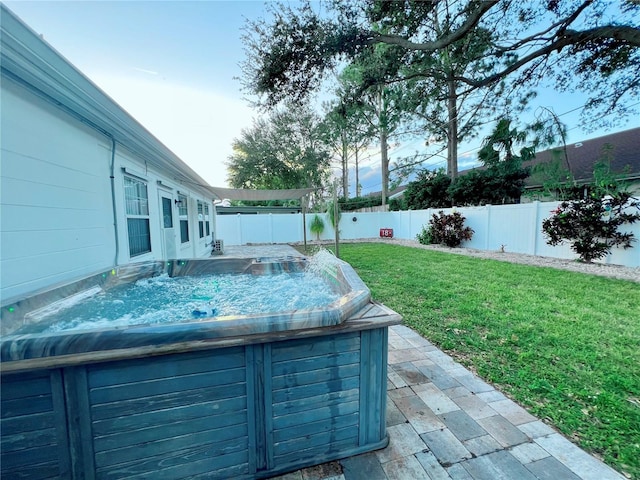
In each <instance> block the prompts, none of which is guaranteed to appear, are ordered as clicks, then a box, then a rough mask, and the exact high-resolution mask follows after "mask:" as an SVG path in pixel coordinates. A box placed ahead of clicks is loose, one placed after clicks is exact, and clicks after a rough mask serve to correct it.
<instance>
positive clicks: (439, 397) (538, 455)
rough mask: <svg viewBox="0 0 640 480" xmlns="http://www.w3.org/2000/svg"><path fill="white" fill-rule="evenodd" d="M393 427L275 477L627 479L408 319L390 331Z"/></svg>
mask: <svg viewBox="0 0 640 480" xmlns="http://www.w3.org/2000/svg"><path fill="white" fill-rule="evenodd" d="M387 432H388V434H389V437H390V443H389V446H388V447H387V448H384V449H382V450H378V451H376V452H371V453H366V454H363V455H358V456H356V457H350V458H346V459H343V460H340V461H337V462H331V463H327V464H324V465H319V466H317V467H311V468H306V469H304V470H299V471H296V472H293V473H289V474H287V475H282V476H279V477H275V478H277V479H279V480H378V479H380V480H387V479H398V480H418V479H434V480H435V479H438V480H440V479H454V480H485V479H486V480H498V479H504V480H512V479H517V480H563V479H567V480H578V479H585V480H586V479H593V480H607V479H616V480H622V479H624V477H623V476H622V475H620V474H619V473H617V472H616V471H615V470H613V469H611V468H610V467H608V466H607V465H605V464H604V463H602V462H601V461H599V460H597V459H596V458H595V457H593V456H591V455H589V454H587V453H586V452H584V451H583V450H581V449H580V448H578V447H577V446H575V445H574V444H573V443H571V442H570V441H569V440H567V439H566V438H565V437H563V436H562V435H561V434H559V433H557V432H556V431H555V430H554V429H553V428H551V427H549V426H548V425H546V424H545V423H543V422H541V421H540V420H538V419H537V418H535V417H534V416H532V415H530V414H529V413H527V412H526V411H525V410H524V409H523V408H522V407H520V406H518V405H517V404H516V403H514V402H513V401H511V400H509V399H508V398H506V397H505V396H504V395H503V394H502V393H500V392H499V391H497V390H495V389H494V388H493V387H492V386H491V385H488V384H487V383H485V382H483V381H482V380H480V379H479V378H478V377H476V376H475V375H473V374H472V373H471V372H469V370H467V369H466V368H464V367H463V366H462V365H460V364H459V363H456V362H455V361H454V360H453V359H452V358H451V357H450V356H448V355H446V354H445V353H443V352H442V351H440V350H439V349H438V348H436V347H435V346H434V345H432V344H431V343H429V342H428V341H427V340H425V339H424V338H422V337H421V336H420V335H418V334H417V333H415V332H414V331H413V330H411V329H409V328H407V327H405V326H402V325H398V326H394V327H391V328H390V331H389V371H388V406H387Z"/></svg>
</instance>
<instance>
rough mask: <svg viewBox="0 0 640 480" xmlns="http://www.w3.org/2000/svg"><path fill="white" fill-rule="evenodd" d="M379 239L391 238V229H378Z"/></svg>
mask: <svg viewBox="0 0 640 480" xmlns="http://www.w3.org/2000/svg"><path fill="white" fill-rule="evenodd" d="M380 237H381V238H393V228H381V229H380Z"/></svg>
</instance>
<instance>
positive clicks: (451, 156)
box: [447, 79, 458, 181]
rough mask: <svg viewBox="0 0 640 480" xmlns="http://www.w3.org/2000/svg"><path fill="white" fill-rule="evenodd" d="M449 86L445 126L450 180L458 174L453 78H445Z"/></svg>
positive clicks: (456, 97)
mask: <svg viewBox="0 0 640 480" xmlns="http://www.w3.org/2000/svg"><path fill="white" fill-rule="evenodd" d="M447 86H448V88H449V96H448V97H449V98H448V99H447V113H448V116H449V124H448V127H447V137H448V140H449V141H448V142H447V174H448V175H449V177H451V180H452V181H453V180H455V179H456V178H457V176H458V96H457V94H456V83H455V81H454V80H451V79H450V80H447Z"/></svg>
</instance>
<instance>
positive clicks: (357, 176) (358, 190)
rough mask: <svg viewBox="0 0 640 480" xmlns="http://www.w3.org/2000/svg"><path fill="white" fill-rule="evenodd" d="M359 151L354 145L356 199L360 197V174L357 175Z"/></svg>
mask: <svg viewBox="0 0 640 480" xmlns="http://www.w3.org/2000/svg"><path fill="white" fill-rule="evenodd" d="M359 151H360V149H359V147H358V145H356V197H359V196H360V174H359V173H358V152H359Z"/></svg>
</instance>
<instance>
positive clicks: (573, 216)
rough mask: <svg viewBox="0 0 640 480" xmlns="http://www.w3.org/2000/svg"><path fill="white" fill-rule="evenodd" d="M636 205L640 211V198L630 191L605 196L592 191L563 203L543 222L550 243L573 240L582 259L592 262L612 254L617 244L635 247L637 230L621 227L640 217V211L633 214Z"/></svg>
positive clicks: (573, 246) (574, 249)
mask: <svg viewBox="0 0 640 480" xmlns="http://www.w3.org/2000/svg"><path fill="white" fill-rule="evenodd" d="M633 208H635V209H636V210H640V201H638V200H635V199H634V198H633V197H631V195H630V194H629V193H627V192H615V193H614V194H613V196H612V195H608V196H606V197H605V198H603V199H601V198H600V196H599V195H595V194H592V195H589V196H588V197H587V198H586V199H584V200H574V201H570V202H562V203H561V204H560V205H559V206H558V208H557V209H556V210H554V211H552V213H553V216H551V217H549V218H547V219H545V220H544V221H543V222H542V231H543V232H544V234H545V236H546V237H547V243H548V244H549V245H554V246H555V245H559V244H561V243H563V242H565V241H566V242H569V243H570V244H571V250H573V251H574V252H575V253H577V254H578V256H579V257H580V260H582V261H583V262H587V263H591V262H592V261H593V260H597V259H599V258H602V257H604V256H606V255H607V254H609V253H611V249H612V248H613V247H614V246H621V247H622V248H624V249H627V248H631V247H632V245H631V242H635V241H636V239H635V238H633V233H621V232H619V231H618V228H619V227H620V226H621V225H624V224H632V223H635V222H636V221H638V220H640V214H639V213H637V212H634V213H629V211H628V210H631V209H633Z"/></svg>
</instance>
